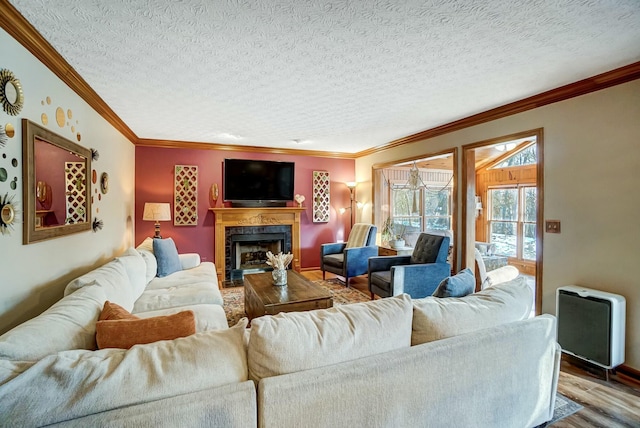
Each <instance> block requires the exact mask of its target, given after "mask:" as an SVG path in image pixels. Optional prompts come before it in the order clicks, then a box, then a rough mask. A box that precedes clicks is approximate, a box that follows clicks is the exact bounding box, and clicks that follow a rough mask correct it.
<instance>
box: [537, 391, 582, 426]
mask: <svg viewBox="0 0 640 428" xmlns="http://www.w3.org/2000/svg"><path fill="white" fill-rule="evenodd" d="M582 408H583V407H582V406H581V405H580V404H578V403H576V402H575V401H573V400H571V399H569V398H567V397H565V396H564V395H562V394H560V393H559V392H557V393H556V404H555V407H554V409H553V418H551V420H550V421H549V422H546V423H544V424H542V425H538V426H537V427H536V428H542V427H550V426H551V424H553V423H554V422H558V421H559V420H561V419H564V418H566V417H567V416H571V415H573V414H574V413H575V412H577V411H579V410H581V409H582Z"/></svg>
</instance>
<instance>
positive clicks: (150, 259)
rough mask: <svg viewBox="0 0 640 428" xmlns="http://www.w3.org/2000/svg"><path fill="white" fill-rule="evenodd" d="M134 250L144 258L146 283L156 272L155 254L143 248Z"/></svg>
mask: <svg viewBox="0 0 640 428" xmlns="http://www.w3.org/2000/svg"><path fill="white" fill-rule="evenodd" d="M136 251H138V253H140V255H141V256H142V259H143V260H144V263H145V266H146V270H145V279H146V281H147V284H148V283H149V282H151V280H152V279H153V278H155V277H156V274H157V273H158V261H157V260H156V256H155V255H154V254H153V252H152V251H149V250H144V249H138V250H136Z"/></svg>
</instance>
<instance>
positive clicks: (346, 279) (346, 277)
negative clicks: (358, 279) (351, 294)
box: [344, 276, 349, 288]
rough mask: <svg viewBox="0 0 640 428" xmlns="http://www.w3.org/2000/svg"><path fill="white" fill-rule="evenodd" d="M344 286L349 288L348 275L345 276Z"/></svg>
mask: <svg viewBox="0 0 640 428" xmlns="http://www.w3.org/2000/svg"><path fill="white" fill-rule="evenodd" d="M344 286H345V287H347V288H349V277H348V276H345V277H344Z"/></svg>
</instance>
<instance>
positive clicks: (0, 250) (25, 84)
mask: <svg viewBox="0 0 640 428" xmlns="http://www.w3.org/2000/svg"><path fill="white" fill-rule="evenodd" d="M0 68H5V69H8V70H10V71H12V72H13V73H14V75H15V76H16V78H18V79H19V80H20V82H21V84H22V88H23V91H24V108H23V109H22V111H21V112H20V113H19V114H18V116H9V115H8V114H7V113H5V112H4V110H1V109H0V124H2V126H5V125H6V124H7V123H10V124H12V125H13V126H14V127H15V128H16V135H15V136H14V137H13V138H10V139H9V142H8V143H7V145H6V146H5V147H4V148H2V147H0V167H4V168H5V169H6V170H7V171H8V172H9V179H7V181H5V182H0V194H1V195H2V196H4V195H5V193H8V194H9V195H15V197H14V201H17V208H18V209H19V210H20V215H19V218H18V224H15V227H14V229H13V230H12V231H11V234H10V235H4V236H3V235H0V333H3V332H5V331H6V330H8V329H9V328H11V327H13V326H15V325H17V324H19V323H20V322H22V321H25V320H27V319H29V318H32V317H33V316H35V315H37V314H39V313H40V312H42V311H43V310H45V309H46V308H48V307H49V306H51V304H53V303H54V302H55V301H57V300H59V299H60V298H61V297H62V292H63V290H64V287H65V286H66V284H67V283H68V282H69V280H71V279H73V278H75V277H76V276H78V275H80V274H82V273H84V272H86V271H88V270H90V269H91V268H92V267H94V266H97V265H98V264H102V263H104V262H105V261H106V260H108V259H109V258H111V257H113V256H114V255H117V254H119V253H120V252H122V251H123V250H124V249H126V247H128V246H129V245H131V244H132V242H133V232H134V231H133V221H132V219H133V212H134V161H135V152H134V145H133V144H132V143H131V142H130V141H129V140H127V139H126V138H125V137H124V136H123V135H122V134H120V133H119V132H118V131H116V130H115V129H114V128H113V127H112V126H111V125H109V124H108V123H107V122H106V121H105V120H104V119H103V118H102V117H101V116H100V115H98V114H97V113H96V112H95V111H94V110H93V109H92V108H91V107H89V106H88V105H87V104H86V103H85V102H84V101H83V100H82V99H81V98H80V97H79V96H78V95H76V94H75V93H74V92H73V91H71V89H69V87H68V86H66V85H65V84H64V83H63V82H62V81H60V80H59V79H58V78H57V77H56V76H55V75H54V74H53V73H51V71H49V69H48V68H46V67H45V66H44V65H43V64H42V63H40V62H39V61H38V60H37V59H36V58H35V57H34V56H32V55H31V54H30V53H29V52H28V51H27V50H26V49H24V48H23V47H22V46H21V45H20V44H18V43H17V42H16V41H15V40H14V39H13V38H12V37H10V36H9V35H8V34H7V33H6V32H5V31H4V30H2V29H0ZM47 97H50V98H51V104H50V105H49V104H47V103H46V98H47ZM57 107H62V108H63V109H64V111H65V112H66V111H67V110H69V109H70V110H71V111H72V113H73V117H72V119H71V120H68V122H69V125H68V126H67V125H66V124H65V126H64V127H63V128H60V127H59V126H58V125H57V124H56V120H55V110H56V108H57ZM43 113H46V114H47V116H48V119H49V123H48V125H47V126H46V127H47V128H48V129H50V130H52V131H53V132H55V133H57V134H59V135H61V136H63V137H65V138H67V139H69V140H71V141H74V142H76V143H78V144H80V145H82V146H85V147H88V148H95V149H97V150H98V151H99V152H100V158H99V160H98V161H95V162H93V165H92V168H93V169H95V170H96V171H97V173H98V176H99V175H100V174H101V173H102V172H107V173H108V174H109V178H110V180H109V185H110V186H109V192H108V193H107V194H106V195H102V197H101V200H98V198H97V196H98V194H96V193H94V188H92V194H93V196H94V203H93V208H92V211H93V216H95V217H97V218H99V219H101V220H103V222H104V228H103V229H102V230H101V231H98V232H97V233H94V232H92V231H88V232H81V233H77V234H75V235H70V236H67V237H61V238H56V239H52V240H49V241H43V242H39V243H35V244H30V245H23V244H22V219H23V216H22V213H21V212H22V209H23V204H22V167H23V159H22V130H21V125H20V122H21V119H22V118H27V119H29V120H31V121H33V122H36V123H38V124H40V125H42V121H41V115H42V114H43ZM76 121H77V123H76ZM71 126H74V127H75V128H76V129H75V131H76V132H75V133H72V132H71ZM77 132H80V134H81V141H80V142H78V140H77V138H76V133H77ZM3 155H6V157H4V156H3ZM14 158H15V159H17V160H18V162H19V164H18V166H17V167H13V166H12V164H11V161H12V159H14ZM13 177H17V178H18V186H17V188H16V189H15V190H12V189H11V187H10V182H11V181H12V180H13Z"/></svg>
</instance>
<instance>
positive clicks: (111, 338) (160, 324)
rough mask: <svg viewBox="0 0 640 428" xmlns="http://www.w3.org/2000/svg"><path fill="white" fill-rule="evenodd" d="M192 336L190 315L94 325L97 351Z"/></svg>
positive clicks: (178, 314) (124, 320)
mask: <svg viewBox="0 0 640 428" xmlns="http://www.w3.org/2000/svg"><path fill="white" fill-rule="evenodd" d="M195 332H196V318H195V315H194V314H193V311H182V312H178V313H177V314H173V315H163V316H159V317H153V318H138V319H121V320H105V321H98V322H97V323H96V342H97V343H98V349H104V348H121V349H129V348H131V347H132V346H133V345H139V344H144V343H152V342H157V341H159V340H173V339H177V338H179V337H186V336H189V335H191V334H194V333H195Z"/></svg>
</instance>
